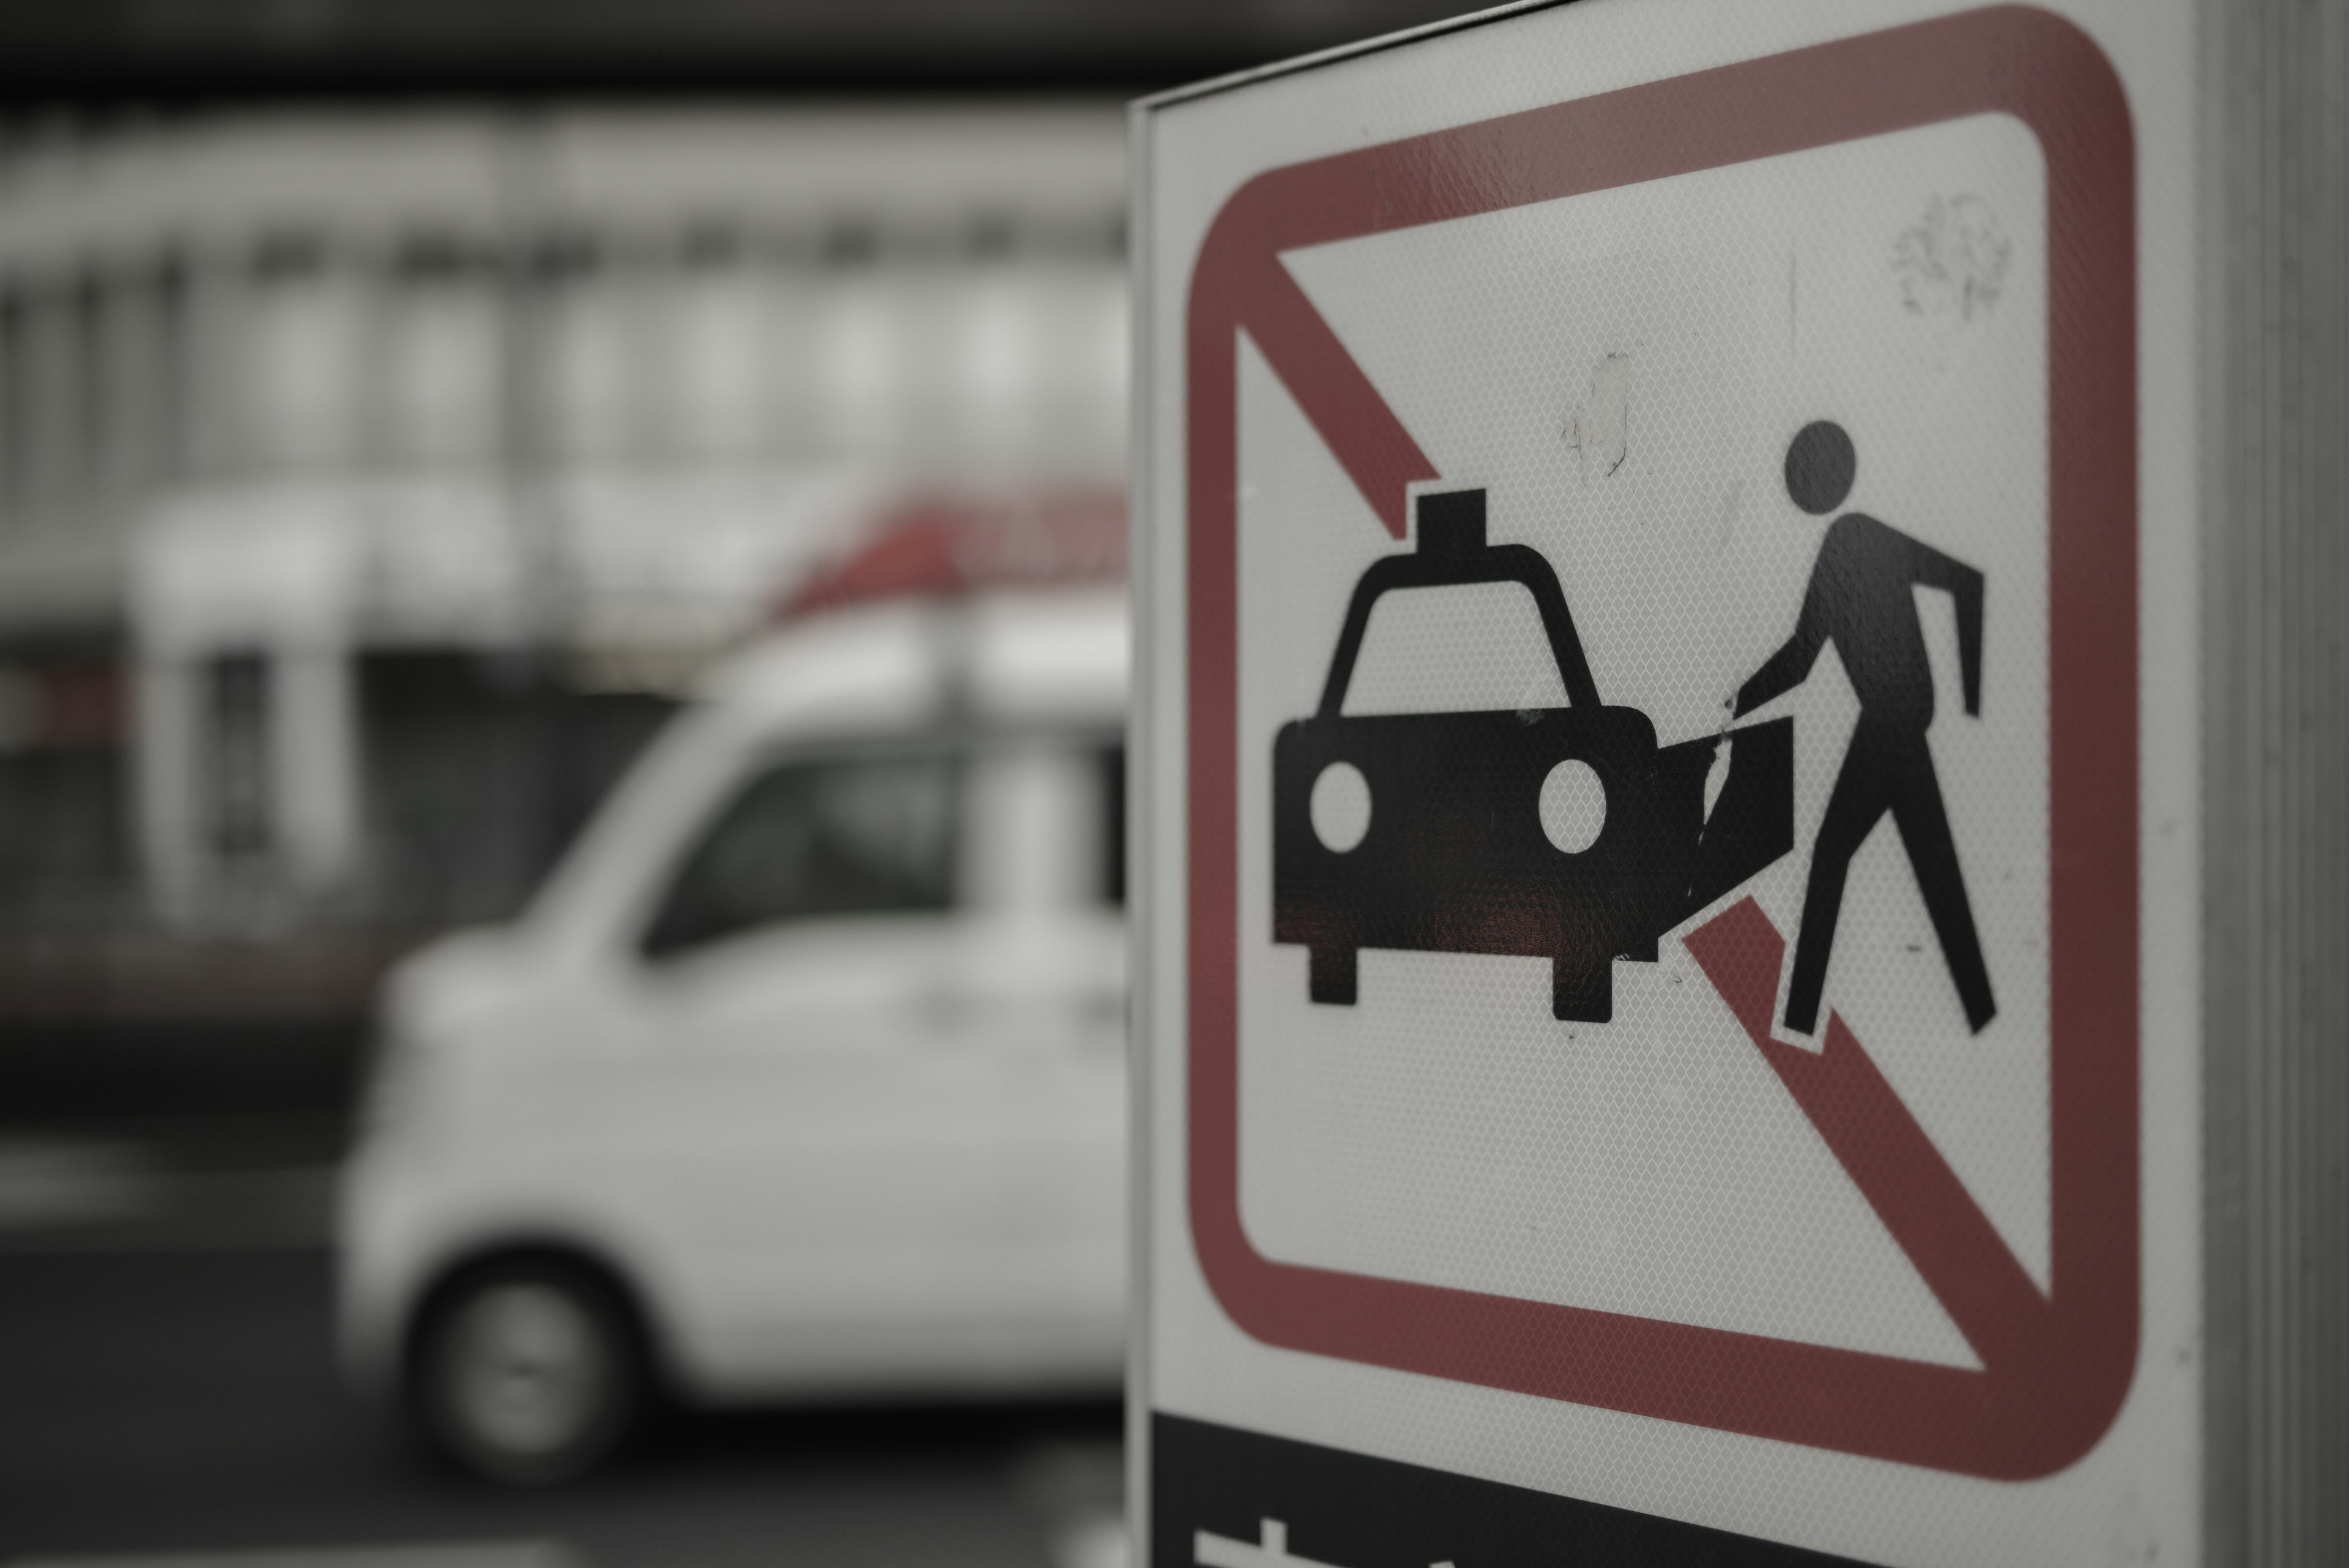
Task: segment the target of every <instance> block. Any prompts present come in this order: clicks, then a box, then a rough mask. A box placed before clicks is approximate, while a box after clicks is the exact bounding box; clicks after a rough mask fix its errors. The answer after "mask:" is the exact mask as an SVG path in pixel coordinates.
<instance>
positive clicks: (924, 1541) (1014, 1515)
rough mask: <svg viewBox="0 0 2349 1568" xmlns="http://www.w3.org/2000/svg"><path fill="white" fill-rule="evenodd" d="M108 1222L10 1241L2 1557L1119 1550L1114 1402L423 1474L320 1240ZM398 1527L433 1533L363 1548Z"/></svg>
mask: <svg viewBox="0 0 2349 1568" xmlns="http://www.w3.org/2000/svg"><path fill="white" fill-rule="evenodd" d="M86 1185H87V1184H86V1183H85V1186H86ZM111 1234H112V1237H113V1239H112V1240H111V1241H108V1242H107V1243H106V1244H104V1245H98V1246H75V1245H67V1244H65V1243H63V1242H57V1241H31V1242H28V1241H26V1240H24V1239H22V1238H18V1239H16V1240H14V1241H10V1243H9V1244H8V1245H7V1247H6V1248H5V1250H0V1564H8V1563H24V1562H26V1561H28V1560H29V1561H38V1562H42V1563H49V1562H53V1561H57V1560H64V1561H68V1562H74V1561H81V1560H92V1561H95V1560H99V1559H107V1558H130V1559H134V1560H135V1559H137V1558H140V1557H143V1556H146V1555H149V1554H157V1553H166V1552H171V1553H191V1552H204V1553H208V1554H220V1555H221V1556H222V1557H223V1558H228V1557H230V1556H231V1554H243V1553H248V1552H258V1551H261V1550H264V1549H285V1548H309V1549H316V1555H315V1556H314V1555H311V1554H309V1553H305V1556H304V1559H303V1560H302V1561H305V1562H315V1563H322V1564H330V1563H345V1562H347V1563H371V1562H372V1563H382V1564H386V1565H387V1568H388V1565H390V1564H392V1563H398V1568H410V1564H414V1565H415V1568H432V1565H434V1564H443V1563H445V1564H449V1565H450V1568H454V1565H455V1564H458V1563H482V1564H485V1565H486V1564H492V1563H496V1564H505V1563H513V1564H520V1563H547V1564H563V1565H565V1568H654V1565H656V1564H657V1565H659V1568H733V1565H735V1564H750V1563H758V1564H761V1565H762V1568H776V1565H787V1564H797V1563H806V1564H811V1565H813V1564H822V1565H823V1568H859V1565H861V1564H868V1563H869V1564H874V1565H875V1568H879V1565H881V1564H887V1565H888V1568H923V1565H926V1564H940V1565H944V1564H957V1565H961V1568H1110V1565H1111V1564H1113V1563H1115V1562H1116V1561H1117V1560H1118V1557H1119V1553H1118V1552H1117V1550H1116V1546H1115V1541H1116V1537H1115V1534H1114V1532H1113V1529H1112V1528H1111V1524H1112V1521H1113V1520H1114V1517H1115V1510H1116V1507H1117V1501H1118V1499H1117V1490H1118V1476H1117V1470H1118V1449H1117V1426H1118V1417H1117V1412H1116V1411H1115V1410H1114V1408H1112V1407H1110V1406H1108V1405H1105V1404H1103V1405H1092V1406H1082V1407H1066V1406H1061V1407H1000V1406H999V1407H978V1408H961V1409H955V1408H936V1407H929V1408H922V1409H914V1410H891V1411H864V1412H853V1413H842V1412H829V1413H802V1414H795V1415H794V1414H771V1415H759V1416H736V1417H724V1418H717V1419H703V1420H698V1421H693V1422H688V1423H686V1424H684V1425H683V1426H682V1427H681V1428H680V1429H678V1431H676V1432H674V1433H672V1434H670V1435H669V1436H667V1437H666V1438H663V1439H662V1440H661V1441H659V1442H658V1443H657V1444H656V1445H654V1446H653V1447H652V1448H651V1449H649V1450H648V1451H647V1452H645V1453H643V1454H642V1455H640V1456H637V1457H635V1458H633V1459H630V1460H629V1461H627V1462H626V1463H624V1464H623V1465H622V1466H620V1467H619V1468H618V1469H616V1470H615V1471H614V1472H612V1473H610V1474H609V1475H607V1476H606V1477H605V1478H603V1479H600V1480H595V1481H593V1482H591V1483H589V1484H587V1485H585V1486H584V1487H581V1488H579V1489H575V1490H565V1491H558V1492H553V1493H543V1494H533V1495H515V1494H511V1493H501V1492H496V1491H492V1490H487V1489H484V1488H481V1487H478V1486H473V1485H470V1484H467V1483H465V1482H462V1481H460V1480H455V1479H452V1478H449V1477H444V1476H441V1475H439V1474H436V1473H433V1472H431V1471H430V1470H429V1469H427V1468H426V1467H423V1466H421V1465H419V1463H418V1462H416V1461H415V1460H413V1459H410V1458H409V1457H408V1456H407V1455H406V1454H404V1453H403V1452H402V1451H401V1450H400V1449H399V1448H398V1445H397V1444H396V1443H395V1442H394V1441H393V1440H392V1439H391V1438H389V1437H388V1435H387V1434H386V1433H384V1432H383V1431H382V1430H381V1429H380V1428H378V1427H377V1426H376V1425H374V1424H373V1423H371V1422H370V1421H369V1420H368V1419H367V1417H366V1416H365V1415H364V1413H362V1412H361V1411H359V1410H357V1409H355V1408H354V1407H353V1406H352V1404H351V1403H350V1401H349V1400H348V1399H347V1397H345V1395H344V1393H343V1391H342V1389H341V1388H340V1387H339V1386H337V1384H336V1380H335V1376H334V1371H333V1367H332V1365H331V1362H330V1359H329V1344H328V1326H327V1303H328V1284H329V1266H328V1260H327V1257H326V1252H325V1251H323V1250H322V1249H320V1248H318V1247H316V1246H315V1245H310V1246H303V1245H288V1244H285V1242H284V1241H283V1240H282V1238H281V1239H280V1240H279V1241H277V1242H276V1243H275V1244H269V1241H268V1239H267V1238H265V1237H262V1238H254V1237H248V1238H245V1239H243V1241H232V1242H231V1243H223V1242H222V1241H217V1240H216V1241H210V1242H206V1243H204V1244H203V1245H201V1246H184V1245H183V1246H173V1245H171V1244H169V1242H168V1239H163V1238H149V1239H147V1240H145V1241H138V1240H136V1238H133V1239H132V1241H125V1240H124V1237H125V1236H126V1235H129V1232H124V1231H119V1230H118V1231H116V1232H113V1233H111ZM464 1543H474V1545H475V1546H476V1547H477V1548H481V1547H486V1548H488V1550H486V1551H484V1550H475V1551H473V1552H471V1553H470V1554H468V1553H467V1552H464V1551H460V1550H456V1548H458V1547H460V1546H461V1545H463V1544H464ZM392 1545H409V1546H417V1547H429V1548H432V1549H433V1550H431V1551H429V1552H417V1553H416V1554H414V1555H413V1556H406V1555H403V1556H401V1557H398V1558H397V1559H395V1558H392V1557H387V1556H383V1555H381V1554H380V1553H378V1554H377V1555H375V1556H374V1557H372V1558H370V1557H369V1556H367V1555H351V1554H349V1553H348V1549H350V1548H353V1547H358V1546H370V1547H378V1548H380V1547H385V1546H392ZM261 1561H264V1562H269V1561H273V1560H272V1559H268V1558H264V1559H261ZM274 1561H276V1562H279V1563H284V1562H285V1561H286V1560H285V1559H283V1558H279V1559H274Z"/></svg>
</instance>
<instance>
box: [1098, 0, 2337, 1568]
mask: <svg viewBox="0 0 2349 1568" xmlns="http://www.w3.org/2000/svg"><path fill="white" fill-rule="evenodd" d="M2124 13H2126V15H2124ZM2199 47H2201V46H2200V45H2199V42H2198V35H2197V33H2196V30H2195V13H2194V11H2193V10H2192V8H2191V7H2190V6H2188V5H2157V6H2126V7H2125V6H2120V5H2111V4H2105V3H2102V0H2081V3H2079V4H2074V5H2058V6H2054V7H2051V8H2047V9H2040V8H2033V7H2021V6H1993V7H1989V8H1982V9H1955V10H1952V9H1949V8H1946V7H1942V8H1936V7H1933V6H1930V5H1893V6H1889V7H1887V6H1879V5H1869V6H1865V7H1861V6H1852V5H1826V4H1795V3H1794V0H1782V3H1775V4H1765V5H1723V4H1718V3H1713V0H1656V3H1654V4H1645V5H1643V4H1637V3H1631V0H1614V3H1611V4H1592V5H1577V6H1572V7H1562V8H1551V9H1542V8H1534V9H1527V10H1517V11H1514V12H1503V13H1494V14H1491V15H1489V16H1485V17H1480V18H1472V19H1469V20H1468V21H1465V22H1464V23H1461V24H1457V25H1453V26H1444V27H1438V28H1433V29H1429V30H1426V31H1424V32H1423V33H1421V34H1417V35H1410V36H1404V37H1402V38H1401V39H1397V40H1391V41H1387V42H1385V43H1382V44H1381V45H1377V46H1371V47H1365V48H1363V49H1361V50H1357V51H1350V52H1343V53H1341V54H1340V55H1337V56H1333V57H1322V58H1319V59H1314V60H1308V61H1304V62H1300V63H1299V64H1298V65H1297V66H1294V67H1278V68H1275V69H1273V70H1269V71H1267V72H1262V73H1257V74H1256V75H1253V76H1251V77H1247V78H1237V79H1235V80H1233V81H1229V82H1224V83H1216V84H1210V85H1209V86H1207V87H1206V88H1199V89H1195V90H1194V91H1189V92H1185V93H1177V94H1172V95H1168V96H1167V97H1164V98H1162V99H1154V100H1150V101H1148V102H1145V103H1144V104H1143V105H1141V106H1139V107H1138V109H1137V110H1136V153H1137V161H1136V168H1137V176H1138V181H1139V188H1138V195H1137V199H1136V203H1137V204H1136V217H1137V222H1136V242H1137V259H1138V262H1139V265H1140V274H1141V289H1140V294H1139V299H1138V306H1137V309H1138V317H1137V321H1138V327H1137V341H1138V344H1139V347H1140V351H1141V370H1140V381H1139V389H1140V397H1139V406H1140V414H1139V423H1138V426H1137V439H1138V449H1139V450H1138V452H1137V477H1136V504H1135V515H1136V517H1137V519H1139V520H1140V527H1141V530H1142V532H1141V534H1140V535H1139V537H1138V541H1137V547H1136V550H1135V561H1136V568H1137V583H1138V593H1139V594H1140V596H1141V611H1142V614H1141V619H1140V624H1141V626H1142V628H1143V630H1142V633H1141V637H1142V645H1141V649H1140V660H1139V667H1140V669H1141V670H1142V672H1143V701H1142V704H1141V708H1140V716H1139V718H1138V720H1137V732H1136V738H1135V739H1136V746H1137V749H1138V752H1139V753H1140V755H1141V757H1142V759H1143V766H1142V767H1141V768H1139V769H1138V770H1137V777H1138V780H1139V784H1138V798H1139V804H1140V809H1139V810H1138V811H1137V812H1136V814H1135V818H1136V821H1137V823H1138V825H1139V826H1138V845H1139V850H1140V853H1139V855H1138V857H1137V859H1138V864H1139V865H1140V866H1141V867H1142V868H1143V876H1142V878H1141V882H1140V889H1141V891H1140V897H1139V898H1138V899H1137V906H1136V913H1137V919H1138V929H1139V936H1138V943H1139V947H1138V952H1139V957H1140V977H1141V981H1140V988H1139V994H1138V997H1137V1007H1136V1021H1137V1026H1138V1029H1137V1033H1138V1035H1139V1039H1140V1044H1141V1054H1140V1057H1139V1058H1138V1060H1139V1064H1140V1068H1139V1074H1138V1076H1139V1078H1140V1089H1141V1106H1140V1110H1139V1113H1138V1116H1139V1129H1140V1133H1141V1143H1142V1153H1141V1155H1140V1157H1139V1161H1138V1166H1137V1170H1138V1176H1139V1189H1140V1190H1139V1193H1138V1197H1137V1212H1138V1215H1139V1217H1140V1221H1141V1223H1140V1230H1141V1232H1142V1236H1143V1241H1142V1242H1141V1244H1140V1268H1139V1271H1138V1273H1139V1284H1140V1307H1141V1313H1140V1318H1141V1323H1142V1325H1143V1333H1142V1336H1141V1345H1140V1347H1139V1349H1138V1351H1137V1365H1136V1379H1135V1392H1136V1396H1137V1397H1136V1398H1135V1400H1134V1405H1135V1412H1134V1421H1135V1426H1134V1438H1135V1448H1136V1449H1137V1451H1138V1456H1139V1457H1138V1459H1137V1470H1136V1477H1137V1491H1138V1492H1139V1493H1140V1494H1141V1495H1142V1499H1143V1501H1142V1505H1141V1507H1139V1508H1138V1509H1137V1514H1138V1516H1140V1522H1141V1523H1142V1525H1143V1531H1142V1533H1141V1535H1140V1537H1139V1541H1140V1545H1141V1549H1142V1550H1143V1552H1144V1554H1145V1556H1146V1558H1147V1561H1148V1562H1149V1563H1152V1564H1153V1565H1154V1568H1177V1565H1179V1564H1190V1563H1206V1564H1213V1565H1217V1568H1271V1565H1273V1564H1277V1563H1318V1564H1326V1565H1328V1568H1387V1565H1390V1564H1393V1565H1398V1568H1399V1565H1403V1564H1411V1565H1414V1568H1417V1565H1424V1564H1435V1563H1450V1564H1456V1565H1457V1568H1487V1565H1492V1568H1499V1565H1501V1564H1505V1563H1535V1562H1542V1563H1557V1562H1581V1561H1592V1562H1614V1561H1659V1562H1665V1561H1669V1562H1720V1563H1749V1562H1750V1563H1781V1562H1784V1563H1795V1562H1818V1561H1830V1560H1856V1561H1860V1562H1868V1563H1903V1564H1905V1563H1973V1562H1980V1563H2042V1562H2044V1563H2081V1562H2089V1561H2099V1562H2101V1561H2129V1562H2139V1561H2145V1562H2150V1561H2156V1560H2158V1561H2162V1562H2179V1561H2187V1562H2191V1561H2196V1560H2199V1557H2200V1555H2201V1554H2202V1553H2203V1552H2204V1549H2205V1547H2206V1546H2207V1545H2208V1544H2209V1542H2210V1541H2211V1540H2212V1539H2214V1536H2213V1532H2212V1527H2211V1514H2210V1511H2209V1506H2207V1503H2208V1500H2207V1498H2206V1491H2207V1490H2208V1486H2209V1476H2210V1474H2211V1470H2210V1467H2209V1464H2208V1463H2207V1462H2206V1448H2207V1446H2208V1439H2209V1428H2208V1410H2209V1399H2208V1397H2207V1396H2208V1389H2207V1387H2206V1377H2207V1374H2206V1367H2205V1353H2206V1343H2205V1340H2204V1337H2203V1334H2204V1293H2205V1286H2206V1281H2205V1252H2204V1247H2203V1224H2204V1210H2203V1204H2204V1199H2205V1186H2204V1179H2205V1172H2204V1170H2203V1168H2201V1167H2200V1165H2199V1163H2198V1161H2197V1159H2196V1158H2195V1155H2194V1151H2195V1150H2196V1149H2197V1148H2198V1147H2199V1143H2200V1139H2201V1137H2202V1132H2201V1129H2202V1127H2203V1117H2204V1111H2205V1106H2204V1082H2203V1077H2202V1070H2201V1063H2202V1056H2201V1052H2202V1040H2203V1032H2202V1019H2201V1017H2200V1015H2199V1013H2198V1011H2197V1010H2198V1005H2199V998H2200V996H2201V991H2200V981H2201V976H2202V973H2203V964H2204V959H2205V936H2204V933H2202V932H2201V931H2200V930H2199V929H2198V927H2197V925H2196V922H2195V919H2194V918H2193V916H2194V909H2193V905H2194V899H2195V897H2196V895H2195V888H2196V885H2197V883H2196V878H2197V875H2198V864H2199V862H2198V856H2199V853H2200V847H2199V846H2198V843H2197V841H2196V838H2195V836H2194V834H2193V833H2192V832H2191V831H2190V830H2189V831H2181V830H2180V826H2179V825H2181V824H2191V823H2194V822H2195V821H2197V820H2198V816H2197V812H2198V800H2199V794H2198V788H2199V784H2198V781H2199V779H2200V777H2201V776H2202V770H2203V768H2204V763H2205V757H2206V751H2205V732H2204V730H2203V729H2202V728H2201V716H2200V711H2199V703H2200V701H2201V692H2202V688H2201V687H2200V685H2199V674H2198V662H2197V649H2196V647H2195V644H2194V640H2193V639H2192V638H2191V637H2188V636H2168V635H2151V632H2152V629H2153V628H2161V627H2177V628H2186V627H2191V626H2192V625H2194V624H2195V620H2194V618H2195V614H2196V607H2197V604H2198V602H2199V601H2198V592H2199V588H2198V584H2199V576H2198V574H2199V571H2200V570H2201V566H2200V563H2199V556H2198V551H2199V548H2200V544H2199V514H2198V500H2197V493H2196V489H2195V481H2194V476H2195V473H2196V443H2197V441H2199V439H2200V435H2199V431H2200V428H2201V427H2199V426H2198V424H2197V422H2196V419H2197V390H2196V386H2195V382H2194V377H2195V374H2196V372H2195V357H2196V352H2197V349H2196V322H2197V320H2198V319H2199V317H2198V311H2199V308H2200V306H2199V303H2198V296H2197V294H2196V275H2195V270H2194V269H2195V264H2196V257H2197V255H2198V254H2199V253H2198V249H2197V247H2198V244H2200V243H2201V242H2200V240H2199V237H2198V230H2197V227H2196V224H2197V214H2196V207H2195V189H2196V188H2195V185H2194V180H2195V171H2196V169H2197V162H2196V159H2197V155H2198V152H2197V149H2198V144H2197V142H2196V140H2195V136H2196V129H2195V127H2196V121H2195V116H2194V113H2193V108H2194V102H2195V93H2196V91H2197V90H2198V88H2197V82H2198V78H2197V68H2198V65H2197V62H2198V53H2197V51H2198V48H2199ZM2336 265H2337V264H2336ZM2333 1397H2337V1391H2334V1396H2333ZM2279 1560H2281V1559H2279Z"/></svg>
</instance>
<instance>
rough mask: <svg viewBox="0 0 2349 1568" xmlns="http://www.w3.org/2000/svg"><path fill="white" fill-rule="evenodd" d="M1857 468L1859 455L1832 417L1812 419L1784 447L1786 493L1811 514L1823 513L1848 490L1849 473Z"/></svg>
mask: <svg viewBox="0 0 2349 1568" xmlns="http://www.w3.org/2000/svg"><path fill="white" fill-rule="evenodd" d="M1858 467H1859V458H1858V455H1857V453H1855V452H1853V451H1852V450H1851V437H1849V436H1847V435H1846V434H1844V432H1843V427H1842V426H1841V425H1839V424H1837V423H1836V422H1835V421H1832V420H1813V421H1811V422H1810V423H1809V424H1806V425H1805V426H1804V427H1803V428H1802V429H1801V430H1799V431H1796V432H1795V439H1794V441H1793V442H1792V443H1791V444H1789V445H1788V446H1787V448H1786V493H1787V494H1789V495H1791V496H1793V497H1794V498H1795V505H1797V506H1799V507H1801V508H1802V509H1803V510H1804V511H1806V512H1807V513H1809V514H1811V515H1812V516H1814V517H1819V516H1824V515H1826V514H1827V513H1830V512H1832V511H1834V510H1835V509H1836V508H1837V507H1838V506H1840V505H1842V504H1843V498H1844V497H1845V496H1847V495H1849V494H1850V493H1851V476H1852V474H1853V473H1854V472H1857V469H1858Z"/></svg>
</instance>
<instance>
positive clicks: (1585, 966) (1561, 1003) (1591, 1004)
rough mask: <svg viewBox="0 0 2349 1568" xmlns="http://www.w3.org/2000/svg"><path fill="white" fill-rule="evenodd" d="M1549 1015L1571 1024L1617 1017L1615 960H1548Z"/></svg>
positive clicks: (1604, 1020) (1596, 1021)
mask: <svg viewBox="0 0 2349 1568" xmlns="http://www.w3.org/2000/svg"><path fill="white" fill-rule="evenodd" d="M1549 989H1550V1002H1549V1010H1550V1014H1551V1016H1553V1017H1556V1018H1561V1019H1564V1020H1566V1021H1568V1023H1607V1022H1608V1021H1609V1019H1611V1018H1613V1017H1614V1016H1615V961H1614V960H1613V959H1604V958H1603V959H1600V960H1599V961H1597V962H1595V963H1594V962H1588V961H1580V960H1568V959H1552V960H1550V961H1549Z"/></svg>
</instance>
